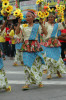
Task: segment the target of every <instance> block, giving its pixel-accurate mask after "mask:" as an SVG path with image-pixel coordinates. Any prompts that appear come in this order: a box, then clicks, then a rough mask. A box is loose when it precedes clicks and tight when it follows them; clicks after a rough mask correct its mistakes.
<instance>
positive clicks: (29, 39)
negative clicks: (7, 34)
mask: <svg viewBox="0 0 66 100" xmlns="http://www.w3.org/2000/svg"><path fill="white" fill-rule="evenodd" d="M34 18H35V14H34V13H33V12H31V11H29V12H28V13H27V14H26V20H27V22H28V24H26V25H20V20H19V24H18V26H17V28H16V30H17V31H16V32H17V34H18V33H19V29H20V28H21V29H22V33H23V36H24V43H23V45H22V47H21V51H22V52H23V63H24V72H25V79H26V83H25V84H26V85H25V86H23V87H22V89H23V90H25V89H29V85H30V84H37V85H38V86H39V87H43V84H42V70H43V69H42V65H43V66H44V64H45V62H44V59H43V56H42V55H41V51H42V47H41V46H40V44H39V42H38V34H41V32H42V31H43V33H45V32H46V31H45V32H44V30H45V28H44V27H43V25H42V24H41V26H42V27H41V26H40V25H39V24H34V23H33V20H34ZM41 29H42V30H41Z"/></svg>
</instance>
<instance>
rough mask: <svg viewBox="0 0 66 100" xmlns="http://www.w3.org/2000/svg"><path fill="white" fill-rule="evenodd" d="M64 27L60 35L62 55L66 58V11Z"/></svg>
mask: <svg viewBox="0 0 66 100" xmlns="http://www.w3.org/2000/svg"><path fill="white" fill-rule="evenodd" d="M62 24H63V27H64V29H63V30H61V35H60V36H59V38H58V39H59V41H60V42H61V56H62V59H64V58H65V55H64V49H65V48H66V12H65V13H64V22H63V23H62Z"/></svg>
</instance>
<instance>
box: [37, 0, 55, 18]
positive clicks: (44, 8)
mask: <svg viewBox="0 0 66 100" xmlns="http://www.w3.org/2000/svg"><path fill="white" fill-rule="evenodd" d="M40 3H41V7H40V8H39V11H38V17H39V18H46V17H48V16H49V11H50V10H51V9H50V8H49V4H47V3H46V2H44V0H37V1H36V4H40ZM52 10H54V9H52ZM52 10H51V11H52Z"/></svg>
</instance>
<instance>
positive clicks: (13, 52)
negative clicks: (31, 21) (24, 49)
mask: <svg viewBox="0 0 66 100" xmlns="http://www.w3.org/2000/svg"><path fill="white" fill-rule="evenodd" d="M14 35H15V32H14V25H12V26H11V29H10V33H9V37H10V45H11V59H13V57H14V55H15V39H14Z"/></svg>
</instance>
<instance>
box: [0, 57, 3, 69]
mask: <svg viewBox="0 0 66 100" xmlns="http://www.w3.org/2000/svg"><path fill="white" fill-rule="evenodd" d="M3 66H4V65H3V60H2V58H0V70H1V69H2V68H3Z"/></svg>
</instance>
